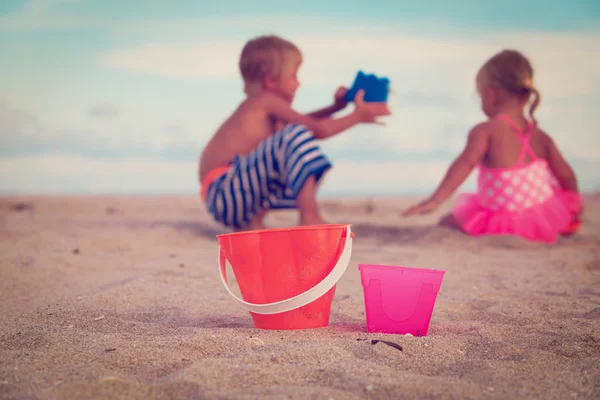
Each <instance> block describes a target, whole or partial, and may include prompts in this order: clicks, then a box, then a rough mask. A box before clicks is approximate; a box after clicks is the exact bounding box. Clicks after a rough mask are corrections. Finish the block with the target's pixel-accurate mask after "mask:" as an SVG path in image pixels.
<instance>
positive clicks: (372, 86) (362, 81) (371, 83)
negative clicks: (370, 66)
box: [344, 71, 390, 102]
mask: <svg viewBox="0 0 600 400" xmlns="http://www.w3.org/2000/svg"><path fill="white" fill-rule="evenodd" d="M389 86H390V80H389V79H388V78H384V77H382V78H378V77H377V76H376V75H375V74H369V75H367V74H365V73H364V72H363V71H358V73H357V74H356V78H354V83H353V84H352V87H351V88H350V90H348V92H347V93H346V96H345V97H344V99H345V100H346V101H353V100H354V96H356V93H357V92H358V91H359V90H360V89H363V90H364V91H365V95H364V100H365V101H367V102H387V99H388V92H389Z"/></svg>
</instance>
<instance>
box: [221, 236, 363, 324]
mask: <svg viewBox="0 0 600 400" xmlns="http://www.w3.org/2000/svg"><path fill="white" fill-rule="evenodd" d="M353 236H354V235H353V234H352V232H351V231H350V226H348V227H347V231H346V240H345V244H344V249H343V250H342V254H341V255H340V258H339V259H338V261H337V263H336V264H335V266H334V267H333V269H332V270H331V272H330V273H329V275H327V276H326V277H325V278H324V279H323V280H322V281H321V282H319V283H318V284H317V285H316V286H313V287H312V288H310V289H308V290H307V291H306V292H304V293H300V294H299V295H297V296H294V297H291V298H289V299H285V300H281V301H277V302H275V303H268V304H254V303H248V302H246V301H244V300H242V299H240V298H239V297H237V296H236V295H235V294H233V293H232V292H231V290H230V289H229V285H228V284H227V264H229V261H228V260H227V258H226V257H225V254H224V253H223V251H222V250H221V246H218V250H219V252H218V256H217V262H218V263H219V267H220V275H221V282H223V286H224V287H225V290H227V293H229V295H230V296H231V297H233V299H234V300H235V301H236V303H238V304H239V305H240V306H242V307H243V308H245V309H246V310H248V311H251V312H253V313H256V314H280V313H283V312H286V311H291V310H295V309H297V308H300V307H303V306H305V305H307V304H309V303H312V302H313V301H315V300H317V299H318V298H319V297H321V296H323V295H324V294H325V293H327V292H328V291H329V290H330V289H331V288H332V287H333V286H334V285H335V284H336V283H337V282H338V281H339V280H340V278H341V277H342V275H343V274H344V272H345V271H346V268H347V267H348V264H350V257H351V255H352V238H353Z"/></svg>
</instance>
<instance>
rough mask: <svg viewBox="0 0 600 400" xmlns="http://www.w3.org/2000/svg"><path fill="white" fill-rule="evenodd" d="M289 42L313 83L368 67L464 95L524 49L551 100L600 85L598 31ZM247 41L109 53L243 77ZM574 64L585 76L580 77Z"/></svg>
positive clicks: (144, 63)
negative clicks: (500, 54) (480, 76)
mask: <svg viewBox="0 0 600 400" xmlns="http://www.w3.org/2000/svg"><path fill="white" fill-rule="evenodd" d="M289 38H290V39H291V40H294V41H295V42H296V43H297V44H298V45H299V46H300V48H301V49H302V50H303V52H304V55H305V65H304V67H303V71H301V78H303V79H304V82H305V83H306V84H307V85H311V84H312V85H322V84H324V83H325V84H326V83H329V82H331V80H332V78H336V77H337V78H338V79H339V77H340V76H342V77H343V76H346V77H348V79H351V78H352V77H353V76H354V74H355V72H356V69H357V68H363V69H367V70H369V71H376V72H377V73H379V74H382V75H388V76H390V77H391V80H392V85H393V86H394V87H396V86H398V88H397V90H398V91H399V90H409V91H419V88H421V89H420V90H423V88H431V89H434V90H439V88H440V87H443V88H445V90H446V91H450V92H451V93H453V92H454V91H459V90H460V91H462V92H464V90H465V88H467V87H468V88H470V89H472V88H473V80H474V76H475V73H476V71H477V68H479V66H480V65H481V64H483V62H484V61H485V60H486V59H487V58H489V57H490V56H492V55H493V54H494V53H495V52H497V51H499V50H501V49H503V48H516V49H520V50H521V51H523V52H524V53H525V54H526V55H527V56H528V57H529V58H530V59H531V61H532V63H533V65H534V67H535V68H536V81H537V84H538V85H539V86H540V87H543V88H545V94H546V96H548V97H568V96H574V95H582V94H586V93H589V92H591V91H593V90H595V89H597V88H598V87H599V86H600V82H599V81H598V77H597V73H596V71H598V70H600V54H599V53H598V52H596V51H594V49H595V48H596V46H597V43H598V40H600V35H599V34H593V33H592V34H575V33H568V34H547V33H544V34H541V33H509V34H503V35H501V36H500V35H494V34H489V35H484V36H480V37H477V38H475V39H473V38H465V39H460V38H438V39H429V38H419V37H411V36H404V35H400V34H398V33H396V34H390V35H388V36H386V37H380V36H373V35H371V36H365V35H356V36H352V35H350V36H348V35H339V36H335V35H333V36H332V35H329V36H325V37H324V36H322V35H321V36H317V35H310V34H306V33H303V34H300V35H292V36H291V37H289ZM246 39H247V38H239V39H221V40H219V39H217V40H215V39H212V38H211V39H210V40H202V41H199V42H198V43H196V44H194V45H188V46H169V45H167V44H164V43H148V44H145V45H143V46H140V47H133V48H127V49H121V50H117V51H113V52H109V53H108V54H106V55H105V56H104V57H103V60H104V62H105V63H107V64H108V65H109V66H112V67H114V68H119V69H126V70H131V71H136V72H143V73H146V74H152V75H160V76H165V77H172V78H177V79H239V76H238V75H239V72H238V70H237V61H238V57H239V52H240V50H241V48H242V46H243V44H244V41H245V40H246ZM331 49H336V51H335V52H332V51H331ZM574 65H577V69H578V73H577V74H573V73H572V70H573V66H574ZM473 90H474V89H473Z"/></svg>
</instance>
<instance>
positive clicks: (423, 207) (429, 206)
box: [402, 199, 439, 217]
mask: <svg viewBox="0 0 600 400" xmlns="http://www.w3.org/2000/svg"><path fill="white" fill-rule="evenodd" d="M438 206H439V204H438V203H437V202H436V201H433V200H430V199H427V200H425V201H422V202H420V203H419V204H417V205H415V206H412V207H410V208H407V209H406V210H404V211H403V212H402V216H403V217H409V216H411V215H415V214H429V213H430V212H432V211H435V210H436V209H437V208H438Z"/></svg>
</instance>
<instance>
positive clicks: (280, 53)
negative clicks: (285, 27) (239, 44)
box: [239, 35, 302, 85]
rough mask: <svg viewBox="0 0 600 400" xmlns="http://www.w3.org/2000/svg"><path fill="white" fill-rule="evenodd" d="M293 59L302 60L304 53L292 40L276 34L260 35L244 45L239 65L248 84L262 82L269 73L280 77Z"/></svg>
mask: <svg viewBox="0 0 600 400" xmlns="http://www.w3.org/2000/svg"><path fill="white" fill-rule="evenodd" d="M292 57H296V58H295V59H294V58H292ZM291 60H297V61H299V62H302V54H301V53H300V50H299V49H298V47H296V45H294V44H293V43H292V42H290V41H288V40H285V39H283V38H281V37H279V36H276V35H266V36H258V37H256V38H254V39H251V40H249V41H248V42H246V44H245V45H244V48H243V49H242V54H241V55H240V62H239V67H240V72H241V74H242V78H243V79H244V82H245V83H246V85H247V84H248V83H256V82H261V81H262V80H263V79H264V78H265V77H266V76H267V75H270V76H272V77H274V78H278V77H280V76H281V74H282V73H283V72H284V70H285V68H286V67H287V65H288V63H289V62H290V61H291Z"/></svg>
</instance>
